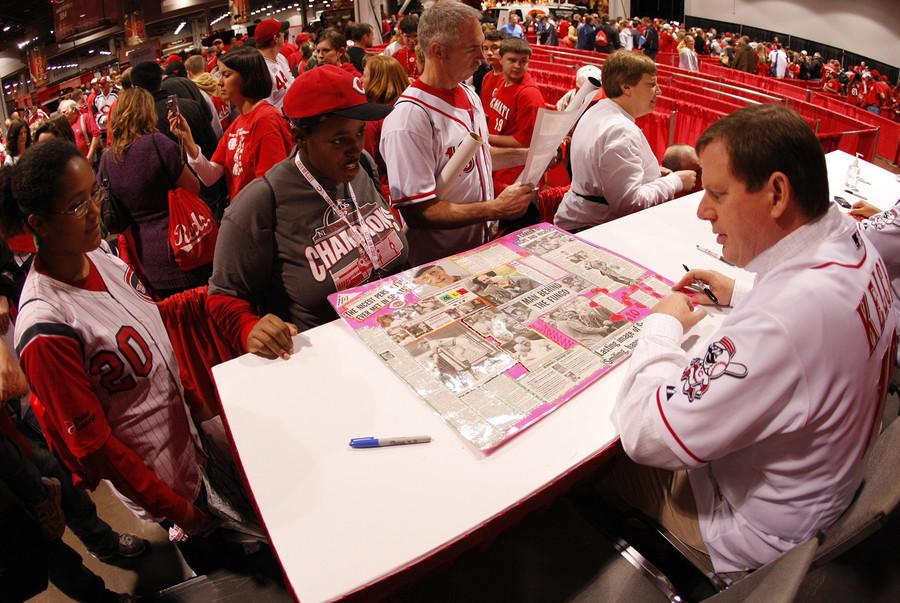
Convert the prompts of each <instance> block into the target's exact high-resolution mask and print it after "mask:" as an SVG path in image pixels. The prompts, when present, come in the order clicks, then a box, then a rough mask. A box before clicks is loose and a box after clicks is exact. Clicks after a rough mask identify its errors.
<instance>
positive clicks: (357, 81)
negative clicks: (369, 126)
mask: <svg viewBox="0 0 900 603" xmlns="http://www.w3.org/2000/svg"><path fill="white" fill-rule="evenodd" d="M391 109H393V107H392V106H390V105H378V104H375V103H370V102H368V101H367V100H366V91H365V90H363V87H362V79H361V78H360V77H359V76H354V75H353V74H351V73H350V72H349V71H346V70H344V69H341V68H340V67H335V66H334V65H319V66H318V67H314V68H313V69H310V70H309V71H306V72H304V73H303V74H302V75H300V77H298V78H297V79H295V80H294V83H293V84H291V87H290V89H289V90H288V91H287V94H286V95H285V97H284V104H283V105H282V111H283V112H284V114H285V115H286V116H287V117H291V118H296V119H303V118H305V117H316V116H319V115H326V114H332V115H340V116H341V117H349V118H350V119H360V120H362V121H375V120H377V119H384V118H385V117H387V114H388V113H390V112H391Z"/></svg>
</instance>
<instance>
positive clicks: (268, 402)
mask: <svg viewBox="0 0 900 603" xmlns="http://www.w3.org/2000/svg"><path fill="white" fill-rule="evenodd" d="M833 156H834V153H832V154H831V156H830V157H829V166H831V163H832V162H835V163H836V162H837V160H838V159H840V158H838V159H835V158H834V157H833ZM848 157H849V156H848ZM869 165H871V164H868V165H866V167H865V168H864V169H863V172H862V173H863V177H864V178H866V179H867V180H872V179H874V178H875V176H873V175H871V173H874V172H871V170H870V169H869ZM871 167H872V168H874V169H876V170H877V169H879V168H877V167H875V166H871ZM838 168H839V166H837V165H836V169H838ZM844 171H845V169H841V170H840V177H841V178H843V175H844ZM882 171H883V170H882ZM870 172H871V173H870ZM885 173H886V172H885ZM872 181H874V180H872ZM880 182H881V180H879V183H880ZM701 196H702V193H695V194H693V195H690V196H687V197H684V198H681V199H677V200H675V201H672V202H670V203H666V204H663V205H661V206H658V207H655V208H652V209H650V210H646V211H643V212H640V213H637V214H634V215H631V216H628V217H625V218H622V219H620V220H616V221H615V222H612V223H609V224H605V225H602V226H598V227H596V228H593V229H591V230H589V231H586V232H584V233H582V236H583V237H584V238H585V239H587V240H589V241H591V242H593V243H597V244H599V245H602V246H604V247H608V248H610V249H613V250H615V251H617V252H619V253H621V254H623V255H625V256H626V257H629V258H631V259H633V260H635V261H637V262H640V263H642V264H644V265H645V266H647V267H648V268H651V269H653V270H655V271H656V272H659V273H660V274H662V275H664V276H666V277H668V278H670V279H672V280H677V279H678V278H679V277H680V275H681V274H682V273H683V272H684V270H683V268H682V266H681V264H682V263H685V264H687V265H688V266H690V267H707V268H715V269H717V270H719V271H721V272H724V273H726V274H731V275H736V274H737V273H738V272H740V270H739V269H737V268H733V267H731V266H728V265H726V264H724V263H722V262H719V261H717V260H715V259H713V258H711V257H709V256H708V255H705V254H703V253H701V252H699V251H697V249H696V248H695V245H696V244H698V243H699V244H702V245H705V246H707V247H710V248H712V249H718V247H717V246H716V244H715V237H714V236H713V235H712V232H711V229H710V226H709V224H708V223H706V222H702V221H700V220H699V219H697V218H696V215H695V214H696V209H697V205H698V204H699V201H700V198H701ZM872 200H873V201H877V199H874V198H873V199H872ZM883 203H884V202H882V204H883ZM892 203H893V201H891V202H890V203H889V204H892ZM722 312H724V311H720V310H716V309H712V310H711V311H710V314H711V315H710V317H709V318H707V319H705V320H703V321H701V323H700V324H699V325H697V327H695V328H694V329H693V330H692V331H691V333H690V334H689V335H696V337H688V339H687V341H689V342H691V343H692V344H693V348H695V349H696V348H701V347H702V346H703V344H704V343H705V342H706V341H707V340H708V339H709V337H710V336H711V335H712V333H713V332H714V331H715V330H716V329H717V327H718V324H719V323H720V322H721V319H722ZM294 346H295V354H294V355H293V357H292V358H291V359H290V360H288V361H283V360H275V361H272V360H265V359H262V358H258V357H255V356H252V355H245V356H242V357H240V358H237V359H235V360H232V361H230V362H227V363H224V364H221V365H219V366H217V367H215V368H214V369H213V372H214V375H215V378H216V383H217V386H218V390H219V393H220V396H221V399H222V405H223V408H224V410H225V418H226V422H227V424H228V426H229V428H230V430H231V433H232V436H233V439H234V443H235V445H236V447H237V449H238V452H239V456H240V460H241V463H242V465H243V468H244V471H245V473H246V475H247V478H248V480H249V482H250V485H251V488H252V491H253V495H254V498H255V501H256V503H257V506H258V509H259V511H260V513H261V515H262V518H263V520H264V522H265V524H266V527H267V529H268V532H269V534H270V536H271V538H272V543H273V545H274V547H275V549H276V551H277V553H278V557H279V559H280V561H281V564H282V567H283V569H284V572H285V574H286V576H287V579H288V581H289V582H290V585H291V586H292V588H293V590H294V592H295V594H296V595H297V597H298V598H299V599H300V600H301V601H303V603H310V602H313V601H321V600H329V599H334V598H338V597H341V596H343V595H346V594H349V593H353V592H358V591H359V590H360V589H362V588H364V587H366V586H367V585H371V584H373V583H375V582H378V581H379V580H383V579H385V578H386V577H388V576H391V575H392V574H395V573H397V572H400V571H402V570H404V569H405V568H409V567H410V566H413V565H415V564H416V563H417V562H419V561H422V560H423V559H425V558H427V557H429V556H430V555H432V554H434V553H435V552H437V551H440V550H442V549H444V548H445V547H448V546H450V545H452V544H454V543H455V542H457V541H459V540H460V539H463V538H465V537H466V536H467V535H469V534H471V533H472V532H473V531H475V530H477V529H478V528H479V527H482V526H484V525H485V524H487V523H489V522H491V521H492V520H494V519H496V518H499V517H501V516H502V515H503V514H504V513H505V512H508V511H509V510H511V509H513V508H515V507H516V506H517V505H519V504H521V503H523V502H524V501H527V500H528V499H529V498H530V497H532V496H534V495H535V494H536V493H537V492H539V491H541V490H542V489H543V488H545V487H546V486H547V485H548V484H552V483H553V482H554V481H555V480H557V479H559V478H560V477H561V476H564V475H566V474H567V473H569V472H570V471H572V470H573V469H575V468H578V467H580V466H583V465H584V464H586V463H589V462H591V461H596V459H597V458H598V457H600V456H602V455H603V452H604V451H605V450H608V449H609V448H610V447H611V446H612V445H614V444H615V442H616V439H617V434H616V432H615V430H614V428H613V426H612V424H611V422H610V419H609V416H610V411H611V409H612V405H613V402H614V399H615V396H616V393H617V391H618V389H619V386H620V383H621V381H622V378H623V373H624V365H623V366H620V367H619V368H617V369H615V370H613V371H611V372H610V373H608V374H607V375H606V376H604V377H603V378H602V379H601V380H600V381H598V382H597V383H595V384H594V385H592V386H591V387H590V388H589V389H587V390H586V391H585V392H583V393H582V394H580V395H578V396H576V397H575V398H574V399H572V400H570V401H569V402H567V403H566V404H564V405H563V406H562V407H561V408H559V409H558V410H557V411H555V412H554V413H552V414H551V415H549V416H548V417H546V418H544V419H543V420H541V421H540V422H539V423H537V424H536V425H534V426H532V427H531V428H529V429H528V430H526V431H525V432H524V433H522V434H521V435H519V436H517V437H516V438H514V439H513V440H511V441H510V442H508V443H507V444H505V445H503V446H502V447H501V448H500V449H499V450H497V451H496V452H494V453H493V454H491V455H489V456H485V455H482V454H481V453H479V452H478V451H477V450H476V449H475V448H474V447H472V446H471V445H469V444H468V443H467V442H465V441H464V440H463V439H462V438H461V437H459V436H458V435H457V434H456V432H455V431H454V430H453V429H452V428H451V427H450V426H449V425H447V424H445V423H444V422H443V421H442V420H441V419H440V418H439V417H438V415H437V414H436V413H434V412H433V411H432V410H431V409H430V407H429V406H428V405H427V404H426V403H425V401H424V400H422V399H421V398H419V396H417V395H416V394H415V393H414V392H413V391H412V390H411V389H409V388H408V387H407V386H406V384H405V383H404V382H403V381H402V380H401V379H400V378H399V377H397V376H395V375H394V374H393V373H392V372H391V371H390V370H389V369H388V368H387V367H385V366H384V365H383V364H382V363H381V361H380V360H379V359H378V358H377V357H376V356H375V354H373V353H372V352H371V351H370V350H369V349H368V348H367V347H366V346H365V344H363V343H362V341H360V340H359V339H358V338H357V337H356V336H355V335H354V333H353V331H352V330H351V329H350V328H349V327H348V326H346V325H345V324H344V322H343V321H340V320H336V321H334V322H331V323H329V324H326V325H323V326H321V327H318V328H315V329H311V330H309V331H306V332H305V333H302V334H301V335H298V336H297V337H296V338H295V339H294ZM419 434H427V435H431V436H432V438H433V441H432V443H430V444H424V445H417V446H400V447H395V448H381V449H368V450H353V449H350V448H349V447H348V446H347V443H348V441H349V440H350V438H352V437H361V436H370V435H375V436H394V435H397V436H408V435H419Z"/></svg>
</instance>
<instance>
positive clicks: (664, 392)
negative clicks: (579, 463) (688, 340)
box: [613, 313, 809, 469]
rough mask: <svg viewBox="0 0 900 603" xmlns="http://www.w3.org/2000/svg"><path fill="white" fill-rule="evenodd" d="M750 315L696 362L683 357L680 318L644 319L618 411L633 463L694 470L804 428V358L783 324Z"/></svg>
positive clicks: (732, 325) (732, 324)
mask: <svg viewBox="0 0 900 603" xmlns="http://www.w3.org/2000/svg"><path fill="white" fill-rule="evenodd" d="M744 316H745V318H744V319H742V320H737V321H734V322H731V321H729V324H728V325H727V326H726V327H724V328H723V330H721V331H719V332H718V333H716V334H715V335H714V336H713V337H712V339H711V343H710V346H709V347H708V348H707V350H706V351H705V352H704V354H703V355H702V356H701V357H697V358H689V357H688V356H687V355H686V354H684V352H683V351H682V350H681V348H680V342H681V326H680V324H678V323H677V321H676V320H675V319H674V318H672V317H671V316H667V315H662V314H654V315H651V316H649V317H648V318H647V319H645V321H644V327H643V331H642V333H641V338H640V341H639V342H638V345H637V347H636V348H635V350H634V354H633V355H632V358H631V361H630V363H629V367H628V374H627V376H626V378H625V382H624V383H623V385H622V389H621V390H620V392H619V397H618V400H617V401H616V407H615V409H614V410H613V420H614V422H615V424H616V426H617V427H618V428H619V431H620V437H621V439H622V445H623V447H624V448H625V451H626V452H627V453H628V454H629V456H630V457H631V458H633V459H634V460H635V461H637V462H639V463H643V464H647V465H653V466H657V467H664V468H668V469H678V468H695V467H700V466H702V465H704V464H706V463H708V462H710V461H713V460H716V459H719V458H722V457H724V456H727V455H728V454H730V453H732V452H735V451H737V450H741V449H743V448H746V447H747V446H750V445H752V444H754V443H756V442H759V441H761V440H763V439H765V438H766V437H768V436H770V435H772V434H775V433H779V432H784V431H790V430H792V429H797V428H799V427H801V426H802V425H804V424H805V423H806V421H807V418H808V414H809V404H808V400H809V397H808V392H807V385H806V376H805V375H804V374H803V373H802V368H801V364H800V362H799V361H797V360H796V359H797V358H798V357H802V355H800V354H798V353H797V351H796V350H795V349H794V347H793V341H792V340H791V338H790V337H789V335H788V333H787V332H786V330H785V329H784V327H783V326H782V325H781V323H780V322H779V321H778V320H777V319H775V318H774V317H772V316H770V315H768V314H765V313H754V314H751V315H746V314H745V315H744ZM723 350H727V351H725V352H724V354H725V355H723V354H722V352H723ZM650 426H652V428H650ZM673 455H674V457H676V458H677V460H676V458H673Z"/></svg>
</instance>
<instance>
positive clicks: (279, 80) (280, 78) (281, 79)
mask: <svg viewBox="0 0 900 603" xmlns="http://www.w3.org/2000/svg"><path fill="white" fill-rule="evenodd" d="M285 88H287V78H286V77H285V76H284V74H283V73H281V72H280V71H279V72H278V73H276V74H275V89H276V90H284V89H285Z"/></svg>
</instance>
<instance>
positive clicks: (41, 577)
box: [0, 504, 118, 602]
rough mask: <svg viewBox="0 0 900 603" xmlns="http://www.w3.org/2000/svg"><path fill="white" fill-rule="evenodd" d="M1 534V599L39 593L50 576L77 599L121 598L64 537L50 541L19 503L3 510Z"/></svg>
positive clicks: (69, 594)
mask: <svg viewBox="0 0 900 603" xmlns="http://www.w3.org/2000/svg"><path fill="white" fill-rule="evenodd" d="M0 534H3V546H2V547H0V602H6V601H23V600H25V599H27V598H29V597H32V596H34V595H36V594H38V593H40V592H42V591H43V590H45V589H46V588H47V580H48V578H49V580H50V582H52V583H53V584H54V585H55V586H56V587H57V588H58V589H59V590H61V591H62V592H63V593H65V594H66V595H68V596H69V597H71V598H72V599H75V600H76V601H101V602H102V601H116V600H118V597H117V595H116V594H115V593H113V592H111V591H109V590H107V589H106V585H105V584H104V583H103V580H102V579H101V578H100V577H99V576H97V575H96V574H94V573H93V572H92V571H90V570H89V569H87V568H86V567H84V565H83V564H82V562H81V557H80V556H79V555H78V553H76V552H75V551H73V550H72V549H71V548H70V547H69V545H67V544H66V543H64V542H63V541H62V539H59V538H57V539H56V540H53V541H50V542H48V541H46V540H45V539H44V534H43V531H42V530H41V527H40V525H39V524H38V523H37V522H36V521H35V520H34V519H33V518H32V517H31V516H30V515H29V514H27V513H26V512H25V511H24V510H23V509H22V508H21V507H20V506H19V505H18V504H12V505H10V506H6V507H5V508H2V509H0Z"/></svg>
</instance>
